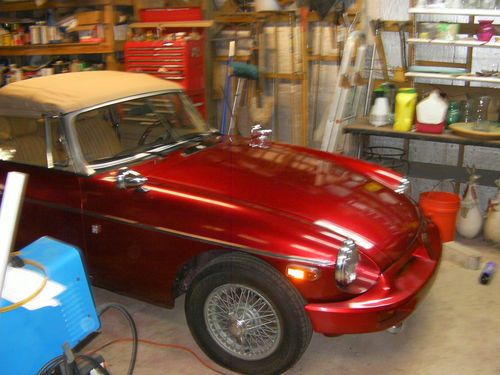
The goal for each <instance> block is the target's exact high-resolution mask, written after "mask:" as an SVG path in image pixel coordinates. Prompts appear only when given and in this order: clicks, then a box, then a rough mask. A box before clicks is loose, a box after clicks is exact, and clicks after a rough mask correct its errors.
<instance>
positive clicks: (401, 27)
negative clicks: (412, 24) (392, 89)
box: [392, 21, 408, 82]
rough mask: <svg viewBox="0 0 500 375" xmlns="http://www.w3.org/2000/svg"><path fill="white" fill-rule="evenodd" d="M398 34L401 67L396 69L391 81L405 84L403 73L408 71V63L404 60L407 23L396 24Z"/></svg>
mask: <svg viewBox="0 0 500 375" xmlns="http://www.w3.org/2000/svg"><path fill="white" fill-rule="evenodd" d="M396 24H397V27H398V33H399V43H400V52H401V67H400V68H396V70H395V72H394V76H393V77H392V80H393V81H395V82H406V76H405V73H406V72H407V71H408V63H407V60H406V27H407V26H408V22H406V21H400V22H396Z"/></svg>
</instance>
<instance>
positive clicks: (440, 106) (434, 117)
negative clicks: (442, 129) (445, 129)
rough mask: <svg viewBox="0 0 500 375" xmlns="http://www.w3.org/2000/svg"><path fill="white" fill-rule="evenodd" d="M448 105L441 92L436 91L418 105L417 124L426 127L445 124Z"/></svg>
mask: <svg viewBox="0 0 500 375" xmlns="http://www.w3.org/2000/svg"><path fill="white" fill-rule="evenodd" d="M447 112H448V103H447V102H446V100H444V99H443V98H442V97H441V95H439V91H437V90H434V91H432V92H431V93H430V95H429V96H428V97H427V98H425V99H423V100H422V101H420V102H419V103H418V104H417V122H419V123H421V124H426V125H440V124H444V121H445V120H446V113H447Z"/></svg>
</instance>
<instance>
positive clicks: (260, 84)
mask: <svg viewBox="0 0 500 375" xmlns="http://www.w3.org/2000/svg"><path fill="white" fill-rule="evenodd" d="M256 38H257V49H256V50H257V64H258V77H257V81H256V82H257V85H256V86H257V87H256V90H255V95H254V96H253V97H251V98H250V104H249V111H248V116H249V118H250V120H251V122H252V123H253V124H260V125H262V126H267V124H268V123H269V121H270V120H271V115H272V113H273V107H274V98H273V97H272V96H266V95H265V91H266V90H265V87H264V86H265V77H264V73H265V70H266V58H265V57H266V55H265V51H266V46H265V42H264V40H265V37H264V28H263V24H262V22H261V21H259V22H258V23H257V32H256Z"/></svg>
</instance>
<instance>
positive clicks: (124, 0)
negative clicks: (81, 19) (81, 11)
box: [0, 0, 134, 12]
mask: <svg viewBox="0 0 500 375" xmlns="http://www.w3.org/2000/svg"><path fill="white" fill-rule="evenodd" d="M133 2H134V0H88V1H85V3H84V4H82V2H78V1H64V0H59V1H57V0H53V1H50V0H49V1H47V2H46V3H44V4H42V5H40V6H37V5H36V4H35V2H34V1H16V2H11V3H3V2H2V3H0V12H17V11H23V10H34V9H51V8H77V7H81V6H83V5H85V6H99V5H114V6H132V5H133Z"/></svg>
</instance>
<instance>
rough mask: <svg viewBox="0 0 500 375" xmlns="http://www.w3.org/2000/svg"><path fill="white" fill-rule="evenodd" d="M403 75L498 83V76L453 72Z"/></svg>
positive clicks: (499, 80)
mask: <svg viewBox="0 0 500 375" xmlns="http://www.w3.org/2000/svg"><path fill="white" fill-rule="evenodd" d="M405 75H406V77H413V78H433V79H449V80H454V81H467V82H485V83H495V84H500V78H496V77H481V76H475V75H466V74H460V75H454V74H442V73H420V72H408V73H406V74H405Z"/></svg>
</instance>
